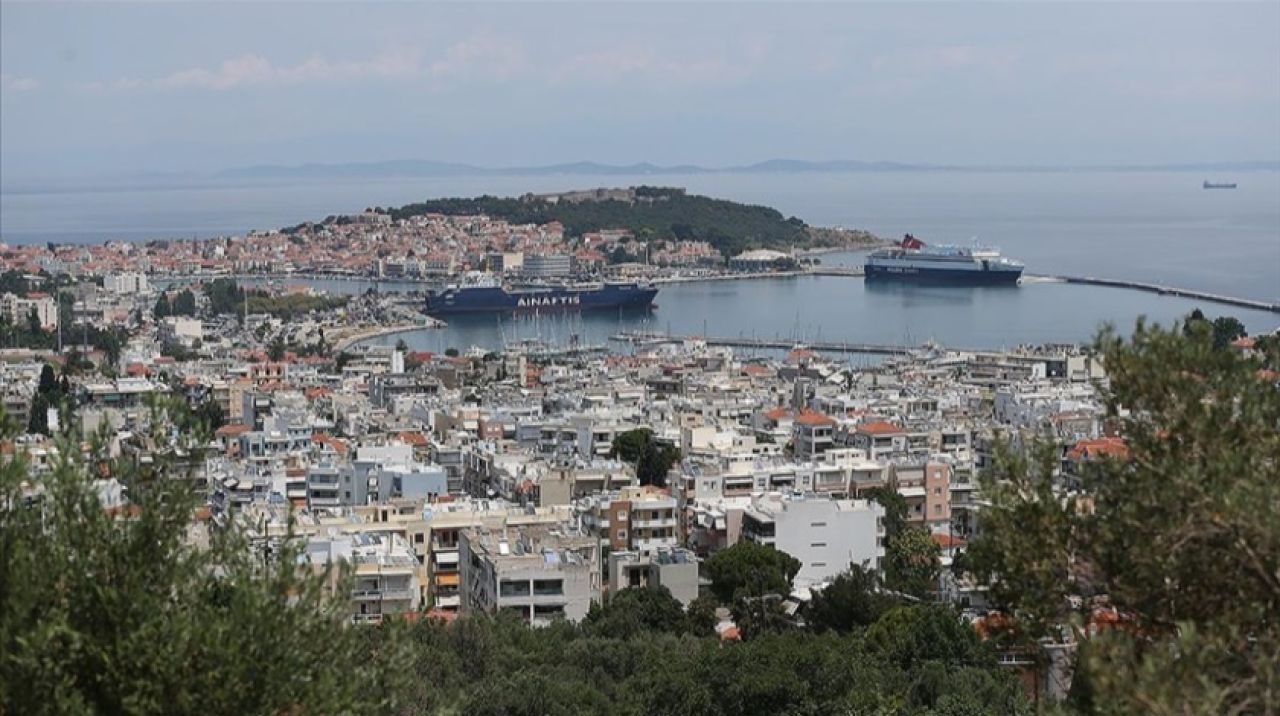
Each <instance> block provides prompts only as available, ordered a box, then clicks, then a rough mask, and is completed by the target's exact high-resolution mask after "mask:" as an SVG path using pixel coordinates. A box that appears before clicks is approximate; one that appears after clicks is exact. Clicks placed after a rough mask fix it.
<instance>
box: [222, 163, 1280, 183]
mask: <svg viewBox="0 0 1280 716" xmlns="http://www.w3.org/2000/svg"><path fill="white" fill-rule="evenodd" d="M946 171H963V172H1085V171H1088V172H1097V171H1114V172H1142V171H1166V172H1167V171H1187V172H1224V171H1231V172H1251V171H1280V161H1261V162H1207V163H1188V164H1143V165H1138V164H1129V165H1089V166H1084V165H1081V166H1069V165H1055V166H1047V165H1045V166H1020V165H994V164H993V165H946V164H908V163H903V162H867V161H857V160H849V159H838V160H831V161H806V160H803V159H770V160H767V161H763V162H757V163H755V164H744V165H738V166H729V167H703V166H698V165H694V164H676V165H659V164H650V163H648V162H642V163H639V164H601V163H598V162H570V163H565V164H547V165H541V166H522V167H480V166H476V165H473V164H463V163H459V162H437V161H431V160H425V159H401V160H395V161H386V162H356V163H346V164H298V165H290V166H286V165H260V166H252V167H241V168H237V169H228V170H225V171H222V172H218V173H217V174H215V175H214V176H213V177H212V178H213V179H215V180H273V179H349V178H404V177H448V176H555V175H561V174H563V175H575V176H592V175H596V176H623V175H626V176H644V175H650V174H713V173H720V174H781V173H808V172H946Z"/></svg>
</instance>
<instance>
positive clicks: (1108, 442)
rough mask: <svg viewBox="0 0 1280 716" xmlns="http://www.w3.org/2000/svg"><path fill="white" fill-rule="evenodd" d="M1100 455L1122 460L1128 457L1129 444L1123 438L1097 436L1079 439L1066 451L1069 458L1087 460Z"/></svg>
mask: <svg viewBox="0 0 1280 716" xmlns="http://www.w3.org/2000/svg"><path fill="white" fill-rule="evenodd" d="M1102 456H1107V457H1114V458H1117V459H1120V460H1123V459H1125V458H1127V457H1129V445H1128V443H1126V442H1125V441H1124V438H1097V439H1096V440H1081V441H1080V442H1078V443H1076V444H1075V447H1073V448H1071V450H1069V451H1068V452H1067V458H1068V459H1070V460H1088V459H1092V458H1095V457H1102Z"/></svg>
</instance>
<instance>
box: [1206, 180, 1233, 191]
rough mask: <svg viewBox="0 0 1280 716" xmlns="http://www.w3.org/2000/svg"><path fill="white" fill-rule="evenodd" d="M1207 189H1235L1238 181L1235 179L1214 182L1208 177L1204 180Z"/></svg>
mask: <svg viewBox="0 0 1280 716" xmlns="http://www.w3.org/2000/svg"><path fill="white" fill-rule="evenodd" d="M1204 188H1205V189H1235V188H1236V183H1235V182H1233V181H1224V182H1212V181H1209V180H1208V179H1205V180H1204Z"/></svg>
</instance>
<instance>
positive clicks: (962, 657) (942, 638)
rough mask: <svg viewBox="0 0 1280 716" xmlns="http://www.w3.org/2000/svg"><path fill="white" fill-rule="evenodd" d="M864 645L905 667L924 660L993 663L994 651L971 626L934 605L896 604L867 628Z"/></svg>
mask: <svg viewBox="0 0 1280 716" xmlns="http://www.w3.org/2000/svg"><path fill="white" fill-rule="evenodd" d="M866 638H867V644H868V646H870V647H871V648H872V649H874V650H875V651H877V652H879V653H880V654H882V655H883V656H884V657H885V658H887V659H888V660H889V661H891V662H893V663H896V664H898V665H899V666H902V667H904V668H910V667H912V666H913V665H916V664H919V663H921V662H925V661H942V662H946V663H948V664H951V665H953V666H993V665H994V664H995V653H994V651H993V650H992V649H991V647H990V646H989V645H988V644H986V643H984V642H983V641H982V640H981V639H979V638H978V633H977V632H976V631H974V629H973V627H971V626H969V625H968V624H967V623H965V622H964V621H962V620H961V619H960V617H959V616H958V615H957V614H956V613H955V612H953V611H952V610H951V609H950V608H948V607H944V606H940V605H936V604H919V605H914V606H908V607H895V608H894V609H891V610H889V611H887V612H885V613H884V614H882V615H881V616H880V618H879V619H877V620H876V621H875V623H874V624H872V625H871V626H870V627H869V628H868V629H867V636H866Z"/></svg>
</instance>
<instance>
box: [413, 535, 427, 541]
mask: <svg viewBox="0 0 1280 716" xmlns="http://www.w3.org/2000/svg"><path fill="white" fill-rule="evenodd" d="M426 541H427V536H426V535H424V534H423V533H421V532H419V533H417V534H415V535H414V536H413V543H414V544H422V543H423V542H426Z"/></svg>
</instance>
